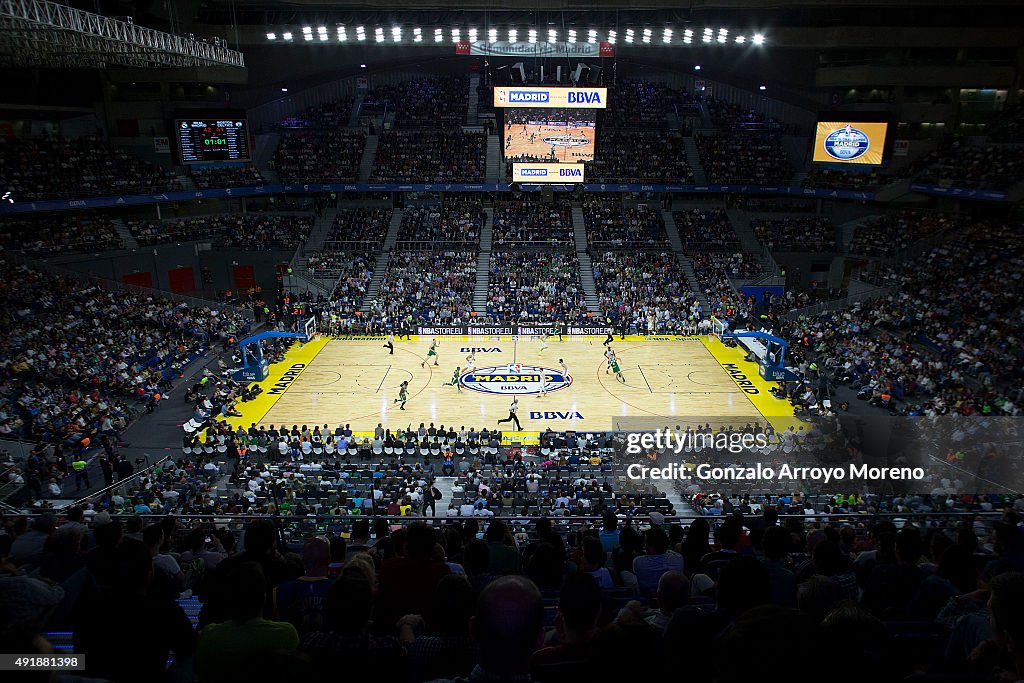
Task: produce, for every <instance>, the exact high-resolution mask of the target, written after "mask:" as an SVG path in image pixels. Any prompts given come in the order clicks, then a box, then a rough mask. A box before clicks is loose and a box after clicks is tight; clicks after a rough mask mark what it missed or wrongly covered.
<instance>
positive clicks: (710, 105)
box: [704, 97, 782, 132]
mask: <svg viewBox="0 0 1024 683" xmlns="http://www.w3.org/2000/svg"><path fill="white" fill-rule="evenodd" d="M704 108H705V109H707V112H708V116H710V117H711V121H712V123H714V124H715V127H716V128H719V129H721V130H726V131H762V132H763V131H769V130H771V131H778V130H780V129H781V128H782V126H781V124H780V123H779V122H778V121H776V120H775V119H773V118H771V117H769V116H766V115H765V114H763V113H762V112H758V111H754V110H753V109H748V108H746V107H742V106H740V105H738V104H734V103H732V102H725V101H724V100H717V99H715V98H713V97H705V98H704Z"/></svg>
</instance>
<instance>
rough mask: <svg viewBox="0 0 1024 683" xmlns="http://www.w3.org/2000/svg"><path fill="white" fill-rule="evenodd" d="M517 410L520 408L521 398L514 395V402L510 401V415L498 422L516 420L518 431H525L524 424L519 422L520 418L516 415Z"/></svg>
mask: <svg viewBox="0 0 1024 683" xmlns="http://www.w3.org/2000/svg"><path fill="white" fill-rule="evenodd" d="M517 410H519V399H518V398H517V397H513V398H512V403H510V404H509V406H508V417H506V418H505V419H504V420H498V424H501V423H502V422H515V423H516V431H518V432H521V431H523V425H521V424H519V418H518V417H516V411H517Z"/></svg>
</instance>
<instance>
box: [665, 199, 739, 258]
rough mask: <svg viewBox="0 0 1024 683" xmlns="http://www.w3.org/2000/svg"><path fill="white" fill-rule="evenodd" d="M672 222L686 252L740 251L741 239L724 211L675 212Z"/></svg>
mask: <svg viewBox="0 0 1024 683" xmlns="http://www.w3.org/2000/svg"><path fill="white" fill-rule="evenodd" d="M672 220H673V221H674V222H675V224H676V230H678V231H679V239H680V240H681V241H682V243H683V249H684V250H686V251H702V250H714V251H727V250H737V251H738V250H739V246H740V240H739V237H737V235H736V231H735V230H734V229H733V227H732V223H730V222H729V217H728V216H727V215H726V213H725V210H724V209H718V208H705V207H701V208H696V209H686V210H683V211H673V212H672Z"/></svg>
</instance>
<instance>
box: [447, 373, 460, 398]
mask: <svg viewBox="0 0 1024 683" xmlns="http://www.w3.org/2000/svg"><path fill="white" fill-rule="evenodd" d="M461 374H462V368H455V372H453V373H452V381H450V382H445V383H444V385H445V386H446V387H455V388H456V389H458V390H459V393H460V394H461V393H462V382H460V381H459V375H461Z"/></svg>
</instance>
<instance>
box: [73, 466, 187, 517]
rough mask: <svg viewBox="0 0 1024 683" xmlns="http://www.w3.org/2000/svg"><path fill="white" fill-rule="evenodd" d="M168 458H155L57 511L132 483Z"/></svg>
mask: <svg viewBox="0 0 1024 683" xmlns="http://www.w3.org/2000/svg"><path fill="white" fill-rule="evenodd" d="M170 459H171V456H169V455H165V456H164V457H162V458H160V459H159V460H157V461H156V462H155V463H153V464H152V465H147V466H146V467H145V469H141V470H139V471H138V472H133V473H132V474H131V475H130V476H127V477H125V478H124V479H118V480H117V481H115V482H114V483H113V484H111V485H110V486H105V487H103V488H101V489H100V490H99V491H94V492H92V493H90V494H89V495H87V496H84V497H82V498H79V499H78V500H76V501H73V502H71V503H68V504H67V505H64V506H62V507H60V508H58V510H59V511H64V510H68V509H70V508H73V507H76V506H78V505H84V504H85V503H87V502H88V501H90V500H91V499H93V498H102V497H103V494H105V493H108V492H111V491H114V490H115V489H118V488H121V487H123V486H125V485H127V484H130V483H132V482H133V481H135V480H137V479H140V478H142V477H143V476H145V475H148V474H149V473H150V472H152V471H153V469H154V468H156V467H157V466H158V465H162V464H163V463H165V462H167V461H168V460H170ZM160 516H164V515H160Z"/></svg>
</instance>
